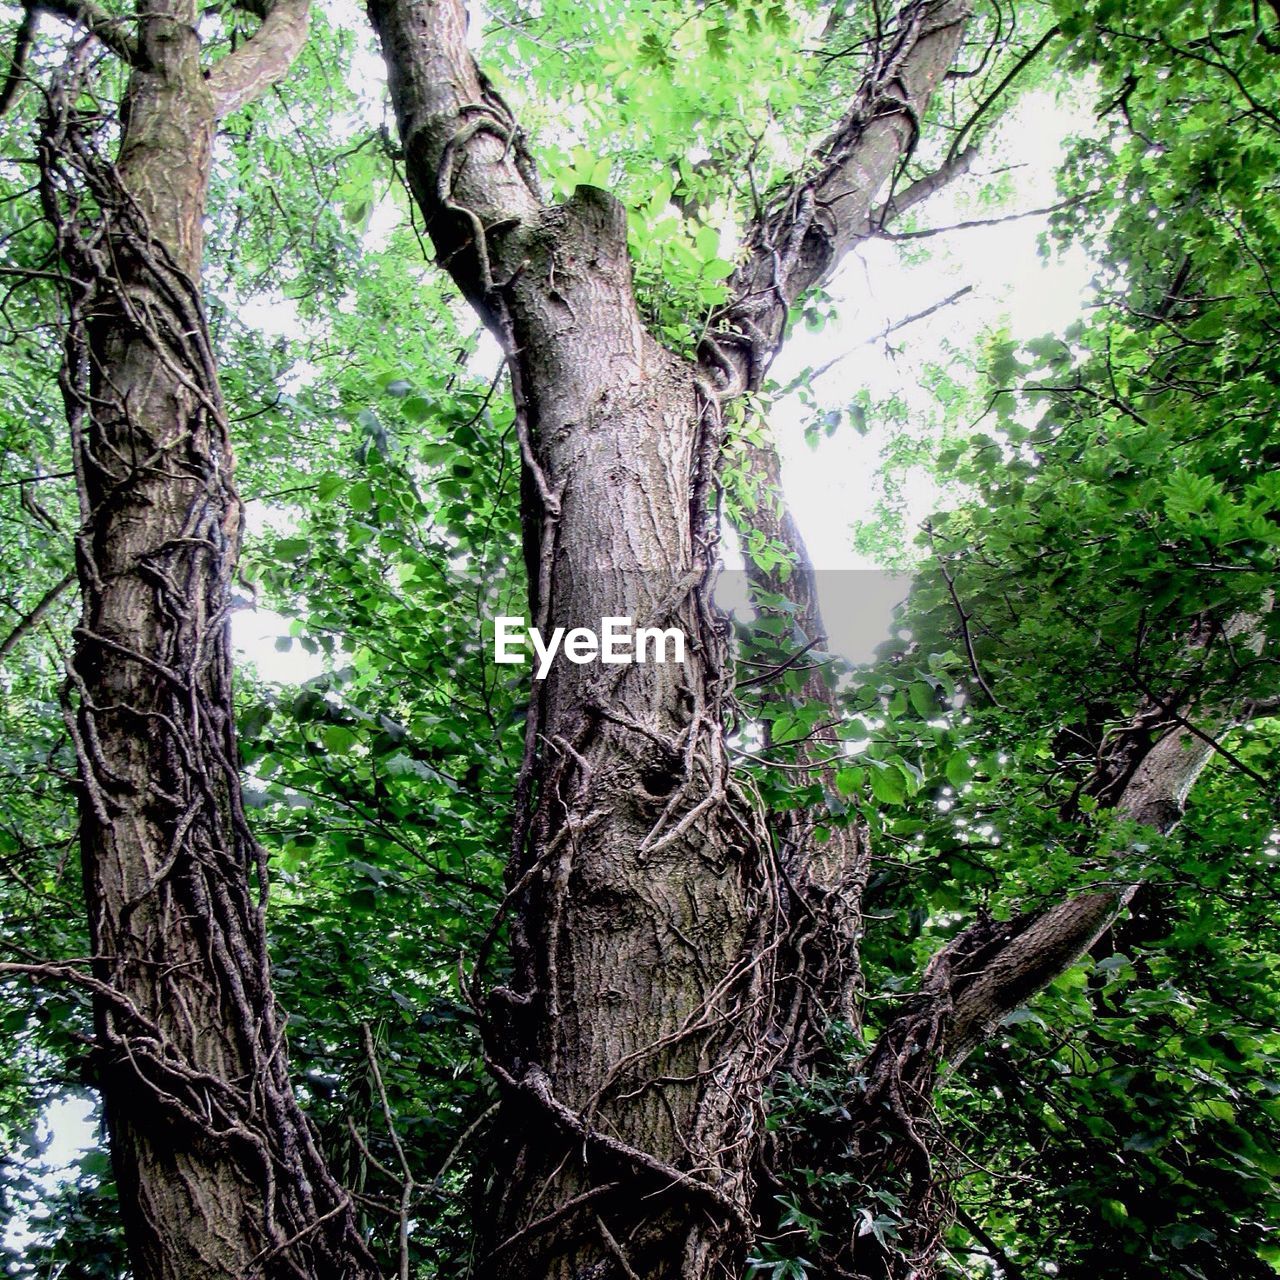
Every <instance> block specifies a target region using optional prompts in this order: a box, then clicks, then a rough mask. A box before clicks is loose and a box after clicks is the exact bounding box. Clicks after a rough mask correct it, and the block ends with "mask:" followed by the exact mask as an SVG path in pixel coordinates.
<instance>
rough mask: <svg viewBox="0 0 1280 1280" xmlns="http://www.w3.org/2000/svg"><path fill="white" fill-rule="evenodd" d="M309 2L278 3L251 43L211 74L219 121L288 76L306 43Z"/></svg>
mask: <svg viewBox="0 0 1280 1280" xmlns="http://www.w3.org/2000/svg"><path fill="white" fill-rule="evenodd" d="M310 9H311V4H310V0H276V3H275V4H273V5H271V7H270V8H269V9H267V11H266V16H265V17H264V18H263V21H262V26H260V27H259V28H258V30H257V31H255V32H254V34H253V37H252V39H250V40H249V41H248V42H247V43H246V44H243V45H241V46H240V48H239V49H237V50H236V51H235V52H234V53H231V54H228V55H227V56H226V57H225V58H223V59H222V61H221V62H219V63H218V64H217V65H216V66H215V67H214V68H213V69H212V70H211V71H210V72H209V89H210V91H211V92H212V93H213V101H214V111H215V114H216V115H217V118H218V119H219V120H221V119H223V118H225V117H226V116H229V115H231V113H232V112H234V111H239V110H240V108H241V107H244V106H247V105H248V104H249V103H250V102H252V101H253V100H254V99H255V98H257V97H258V96H259V95H260V94H261V93H263V92H264V91H265V90H266V89H269V88H270V87H271V86H272V85H273V84H275V83H276V82H277V81H278V80H281V79H283V78H284V76H285V75H287V74H288V71H289V68H290V67H291V66H292V65H293V63H294V60H295V59H296V58H297V56H298V54H299V53H301V52H302V48H303V46H304V45H305V44H306V43H307V27H308V23H309V18H310Z"/></svg>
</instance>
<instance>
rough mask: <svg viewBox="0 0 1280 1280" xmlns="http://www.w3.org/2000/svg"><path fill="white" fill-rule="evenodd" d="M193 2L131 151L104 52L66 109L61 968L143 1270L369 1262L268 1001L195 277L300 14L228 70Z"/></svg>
mask: <svg viewBox="0 0 1280 1280" xmlns="http://www.w3.org/2000/svg"><path fill="white" fill-rule="evenodd" d="M286 7H287V8H288V6H286ZM74 16H77V17H79V18H80V19H81V20H82V21H83V20H84V17H83V15H82V14H80V12H79V10H75V11H74ZM196 20H197V13H196V8H195V5H194V2H193V0H156V2H155V3H153V2H152V0H148V2H147V3H146V4H145V5H141V6H140V8H139V13H138V16H137V19H136V21H134V22H132V23H130V24H129V26H130V27H132V28H133V32H132V34H129V35H128V36H127V37H126V36H125V35H124V34H123V27H124V24H122V23H117V24H116V25H115V27H114V28H113V30H114V33H115V38H114V39H113V40H112V41H111V47H112V48H113V50H114V51H116V52H117V53H120V54H121V55H122V56H125V57H127V58H128V60H129V62H130V65H131V71H130V76H129V82H128V89H127V93H126V98H125V103H124V106H123V110H122V113H121V121H122V125H123V128H122V132H121V135H120V143H119V149H118V154H117V156H116V158H115V160H114V161H111V160H109V159H107V158H106V156H105V154H104V148H105V146H106V145H107V143H106V140H105V139H103V138H101V137H99V136H97V135H95V133H94V131H93V126H92V124H91V123H86V121H85V118H84V116H83V114H82V113H81V112H80V111H79V110H78V103H79V101H80V99H79V95H80V94H81V93H83V92H86V91H87V86H88V84H89V82H88V81H87V80H86V79H85V76H86V75H87V74H89V72H88V69H87V59H86V58H85V56H84V51H83V50H82V51H80V52H73V53H72V54H71V55H70V58H69V61H68V64H67V65H66V66H65V67H64V69H63V71H62V73H61V74H60V75H59V77H58V78H57V79H56V81H55V84H54V86H53V88H52V90H51V91H50V93H49V94H48V97H47V102H48V106H47V108H46V112H45V118H44V120H43V130H42V136H41V142H40V150H41V171H42V184H41V188H42V196H43V200H44V207H45V212H46V215H47V217H48V218H49V220H50V222H51V224H52V225H53V227H54V229H55V232H56V235H57V242H58V248H59V251H60V254H61V257H62V261H63V264H64V267H65V273H66V280H67V288H68V300H67V303H68V324H67V339H66V357H65V364H64V368H63V371H62V389H63V394H64V398H65V401H66V408H67V413H68V416H69V420H70V425H71V430H72V437H73V449H74V465H75V468H76V480H77V487H78V492H79V497H80V504H81V526H80V530H79V533H78V535H77V540H76V552H77V572H78V576H79V583H80V589H81V593H82V597H83V614H82V617H81V621H80V625H79V626H78V627H77V628H76V632H75V637H76V647H75V653H74V657H73V659H72V662H71V666H70V672H69V679H68V686H67V704H66V705H67V723H68V726H69V728H70V731H71V733H72V736H73V738H74V741H75V745H76V749H77V753H78V756H79V765H80V783H81V786H80V837H81V849H82V859H83V873H84V892H85V899H86V906H87V909H88V918H89V933H90V939H91V944H92V954H93V966H92V976H87V975H83V974H78V973H76V972H74V971H71V970H68V971H67V972H65V973H61V974H59V975H56V976H60V977H63V978H69V979H70V980H72V981H79V982H81V983H82V985H85V986H87V987H88V988H89V989H90V990H92V991H93V993H94V1004H95V1015H96V1024H97V1048H96V1050H95V1058H94V1071H95V1075H96V1081H97V1083H98V1085H99V1087H100V1089H101V1091H102V1095H103V1099H104V1103H105V1113H106V1120H107V1127H108V1132H109V1138H110V1146H111V1154H112V1160H113V1164H114V1167H115V1173H116V1178H117V1182H118V1186H119V1191H120V1204H121V1211H122V1215H123V1219H124V1225H125V1231H126V1237H127V1243H128V1248H129V1254H130V1259H131V1265H132V1270H133V1274H134V1276H135V1277H136V1278H137V1280H214V1278H215V1277H218V1278H219V1280H223V1278H225V1277H230V1276H234V1277H237V1278H244V1280H248V1278H250V1277H272V1278H275V1277H309V1278H312V1280H314V1278H315V1277H320V1276H325V1277H330V1276H331V1277H335V1278H336V1277H348V1276H349V1277H357V1276H366V1275H371V1274H372V1264H371V1260H370V1259H369V1257H368V1254H367V1252H366V1250H365V1246H364V1243H363V1240H362V1238H361V1235H360V1233H359V1231H358V1229H357V1224H356V1218H355V1214H354V1211H353V1207H352V1203H351V1200H350V1198H349V1197H348V1195H347V1194H346V1193H345V1192H344V1191H343V1190H342V1188H341V1187H339V1186H338V1185H337V1184H336V1182H335V1181H334V1180H333V1178H332V1177H331V1176H330V1175H329V1173H328V1171H327V1170H326V1168H325V1165H324V1161H323V1159H322V1158H321V1155H320V1152H319V1150H318V1148H317V1145H316V1139H315V1134H314V1132H313V1130H312V1128H311V1126H310V1124H309V1122H308V1121H307V1119H306V1118H305V1116H304V1115H303V1114H302V1112H301V1110H300V1109H299V1107H298V1104H297V1102H296V1100H295V1098H294V1095H293V1092H292V1089H291V1087H290V1082H289V1078H288V1072H287V1061H286V1051H285V1043H284V1026H283V1019H282V1016H281V1014H280V1012H279V1010H278V1009H277V1008H276V1006H275V1003H274V1000H273V996H272V989H271V978H270V973H269V966H268V960H267V948H266V930H265V920H264V917H265V908H266V896H267V880H266V868H265V856H264V855H263V854H262V851H261V850H260V849H259V847H258V846H257V845H256V844H255V842H254V840H253V837H252V835H251V833H250V831H249V828H248V826H247V823H246V821H245V815H244V810H243V807H242V804H241V796H240V784H239V777H238V769H239V759H238V752H237V745H236V735H235V724H234V719H233V706H232V696H231V660H230V652H229V611H230V608H231V603H232V601H231V578H232V574H233V572H234V570H235V565H236V558H237V554H238V551H239V546H240V530H241V504H240V500H239V498H238V497H237V495H236V492H235V488H234V486H233V482H232V466H233V460H232V456H231V447H230V440H229V435H228V428H227V420H226V415H225V413H224V410H223V406H222V401H221V397H220V393H219V388H218V382H217V374H216V370H215V367H214V360H213V355H212V351H211V349H210V342H209V334H208V326H207V324H206V320H205V316H204V311H203V306H202V302H201V298H200V291H199V288H200V286H199V280H200V267H201V254H202V243H201V240H202V232H201V224H202V219H203V217H204V209H205V196H206V188H207V184H208V179H209V167H210V156H211V151H212V143H213V137H214V129H215V125H216V120H217V118H218V116H219V114H220V113H221V111H223V110H224V109H225V108H227V107H228V106H229V105H230V104H233V102H235V101H243V100H244V96H245V94H246V93H249V92H250V91H251V89H252V88H253V87H254V86H256V87H257V88H261V87H262V86H264V85H265V84H267V83H269V82H270V80H271V79H273V78H278V77H279V76H280V75H281V74H283V72H284V71H285V70H286V69H287V67H288V65H289V61H290V59H291V58H292V54H293V52H295V51H296V48H297V46H298V44H299V43H300V41H299V37H298V31H299V23H301V29H302V30H305V7H304V8H302V9H299V8H298V6H297V5H296V4H294V5H292V7H291V8H289V9H288V21H282V20H276V21H274V22H273V16H272V15H271V14H268V16H267V18H266V20H265V21H264V23H263V26H262V30H261V33H260V35H261V37H262V43H261V44H260V45H258V46H257V47H256V48H255V47H253V46H254V42H253V41H250V42H249V44H248V45H246V46H244V47H243V48H242V50H241V51H240V55H233V57H232V58H229V59H227V60H225V61H224V62H223V63H221V64H219V66H218V67H217V68H216V71H215V74H214V76H213V77H211V78H206V77H205V75H204V72H203V69H202V67H201V63H200V59H199V47H198V43H197V37H196V33H195V24H196ZM86 25H89V26H90V29H93V24H92V23H91V22H86ZM255 882H256V883H255Z"/></svg>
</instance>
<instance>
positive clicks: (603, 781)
mask: <svg viewBox="0 0 1280 1280" xmlns="http://www.w3.org/2000/svg"><path fill="white" fill-rule="evenodd" d="M370 15H371V17H372V19H373V22H374V25H375V27H376V28H377V30H378V33H379V36H380V37H381V40H382V45H383V50H384V53H385V55H386V58H387V62H388V67H389V72H390V87H391V94H392V101H393V105H394V107H395V111H396V115H397V119H398V122H399V126H400V134H401V138H402V140H403V143H404V150H405V163H406V171H407V173H408V176H409V180H410V183H411V185H412V187H413V191H414V195H415V197H416V199H417V201H418V203H419V205H420V206H421V208H422V211H423V214H424V217H425V220H426V225H427V230H428V233H429V234H430V236H431V238H432V241H433V243H434V245H435V247H436V250H437V253H438V257H439V261H440V262H441V264H442V265H443V266H445V267H446V268H447V270H448V271H449V272H450V273H451V274H452V275H453V277H454V279H455V280H456V281H457V283H458V285H459V287H460V288H461V289H462V291H463V292H464V293H465V295H466V296H467V298H468V299H469V300H470V301H471V303H472V305H473V306H474V307H475V308H476V310H477V312H478V313H479V314H480V316H481V317H482V318H483V319H484V320H485V322H486V323H487V324H488V325H489V327H490V328H491V329H492V330H493V332H494V333H495V334H496V336H497V337H498V338H499V340H500V341H501V342H502V344H503V348H504V350H505V352H506V354H507V357H508V363H509V367H510V370H511V377H512V387H513V393H514V397H515V403H516V411H517V424H516V425H517V430H518V433H519V436H520V440H521V446H522V451H523V454H524V460H525V476H524V498H525V503H524V516H525V531H526V559H527V563H528V566H529V576H530V597H531V607H530V612H531V615H532V620H533V622H534V624H535V625H537V626H538V627H539V628H540V629H542V630H543V631H544V633H545V631H546V629H547V628H548V627H555V626H564V627H566V628H572V627H577V626H589V627H593V628H598V627H599V626H600V625H601V619H603V618H606V617H618V616H622V617H629V618H632V619H634V620H635V622H636V624H637V625H643V626H656V627H661V628H666V627H677V628H679V629H681V630H682V631H683V632H684V634H685V635H686V637H687V661H686V662H685V664H684V665H682V666H675V665H670V666H658V665H646V666H638V665H636V666H625V667H610V666H603V665H599V664H594V665H592V666H574V665H572V664H570V663H567V662H564V661H563V660H561V661H560V662H558V663H557V664H556V665H555V666H554V667H553V669H552V671H551V673H550V675H549V677H548V678H547V680H546V681H545V682H542V683H538V682H535V684H534V689H533V697H532V701H531V707H530V713H529V722H528V731H527V740H526V741H527V749H526V759H525V765H524V768H523V770H522V773H521V778H520V781H519V784H518V788H517V809H516V815H515V839H514V843H513V853H512V859H511V863H510V868H509V879H508V883H509V888H510V893H509V897H508V901H507V904H506V911H507V912H508V913H509V915H510V917H511V921H512V923H511V934H512V959H513V975H512V978H511V980H510V982H509V984H508V985H506V986H504V987H501V988H498V989H496V990H494V991H492V992H491V993H490V997H489V1000H488V1002H487V1006H486V1008H485V1019H484V1020H485V1025H486V1045H487V1049H488V1056H489V1061H490V1065H491V1068H492V1070H493V1072H494V1074H495V1076H496V1078H497V1079H498V1080H499V1082H500V1083H501V1085H502V1086H503V1089H504V1093H505V1097H506V1105H505V1108H504V1112H503V1116H502V1119H501V1121H500V1123H499V1134H500V1142H499V1146H500V1149H499V1150H498V1152H497V1153H496V1156H495V1158H494V1161H493V1163H494V1166H495V1169H496V1170H497V1171H498V1172H496V1173H495V1175H494V1177H493V1181H492V1183H491V1185H490V1186H489V1187H488V1188H487V1189H485V1191H484V1193H483V1195H482V1210H481V1214H480V1218H479V1230H480V1235H481V1240H482V1247H483V1249H484V1260H483V1262H482V1263H481V1265H480V1271H481V1273H482V1274H484V1275H486V1276H495V1277H503V1278H506V1277H510V1278H512V1280H514V1278H515V1277H520V1278H521V1280H527V1278H529V1277H547V1280H588V1278H591V1280H607V1278H608V1277H626V1278H628V1280H635V1278H637V1277H643V1278H644V1280H659V1277H661V1278H662V1280H671V1278H672V1277H676V1276H679V1277H681V1280H703V1278H704V1277H712V1276H716V1277H736V1276H737V1275H739V1274H740V1272H741V1268H742V1265H743V1262H744V1259H745V1253H746V1248H747V1246H748V1244H749V1243H750V1240H751V1238H752V1234H753V1224H752V1202H753V1190H754V1180H755V1174H756V1167H757V1163H758V1160H759V1157H760V1153H761V1149H762V1141H763V1133H764V1125H763V1118H764V1117H763V1097H764V1090H765V1087H766V1085H767V1083H768V1081H769V1079H770V1077H771V1075H772V1074H773V1072H774V1070H775V1069H776V1067H777V1065H778V1063H779V1062H780V1061H781V1060H782V1058H783V1056H784V1054H785V1053H786V1051H787V1049H788V1046H789V1044H790V1042H791V1040H792V1036H793V1032H794V1024H795V1019H796V1007H795V1004H794V1001H793V1000H792V999H791V998H790V991H791V988H790V987H789V985H788V975H787V974H785V973H784V972H783V969H784V968H785V965H786V963H787V955H788V954H789V953H788V952H786V951H785V950H784V938H783V933H784V930H785V929H786V928H787V927H788V921H787V918H786V909H785V905H784V903H783V901H782V898H781V895H780V887H779V886H780V879H781V878H780V875H779V869H778V866H777V862H776V859H775V854H774V848H773V842H772V841H771V839H770V838H769V836H768V834H767V832H765V830H764V829H763V822H762V815H761V812H760V806H759V804H758V802H757V800H756V799H755V798H754V797H753V796H752V795H751V794H750V793H749V792H748V790H747V789H746V788H745V786H744V785H743V784H742V783H741V782H740V781H738V780H736V779H735V777H734V775H733V773H732V771H731V770H730V768H729V765H728V761H727V753H726V745H725V739H724V731H725V721H726V713H727V710H728V703H727V700H728V695H729V692H730V679H731V677H730V673H729V670H728V666H727V654H726V638H725V632H724V628H723V622H722V620H720V619H718V618H717V617H716V615H715V614H714V612H713V609H712V606H711V604H710V599H709V597H710V586H711V574H712V571H713V566H714V559H715V547H716V542H717V533H718V513H717V511H716V504H715V502H714V493H715V468H716V466H717V463H718V456H719V452H720V448H721V445H722V443H723V415H722V409H723V404H724V402H725V401H726V400H727V399H728V398H730V397H732V396H734V395H737V394H739V393H740V392H741V391H743V390H745V389H746V388H747V387H748V386H754V385H758V378H759V377H760V376H762V375H763V370H764V367H765V366H766V365H767V361H768V359H769V358H771V357H772V354H773V351H774V350H775V349H776V345H777V343H778V341H780V337H781V333H782V329H783V324H784V321H785V317H786V313H787V308H788V306H789V304H790V303H791V302H792V301H794V300H795V298H796V297H797V296H798V295H799V293H800V292H802V291H803V290H804V289H805V288H808V287H810V286H811V285H813V284H815V283H817V282H818V281H819V280H821V279H822V278H823V277H824V276H825V275H826V274H827V273H828V272H829V270H830V269H831V268H832V267H833V266H834V265H835V263H836V262H837V261H838V260H839V257H840V255H841V254H842V253H843V252H844V251H845V249H846V248H847V247H848V245H849V244H850V243H852V241H853V240H854V239H856V238H857V236H858V235H859V234H866V227H867V218H868V214H869V212H870V209H871V201H872V199H873V198H874V196H875V195H876V194H877V192H878V190H879V189H880V187H881V186H882V184H883V183H884V181H885V180H886V179H887V178H888V177H889V175H890V173H891V171H892V169H893V166H894V164H895V163H896V162H897V160H898V159H899V158H900V156H901V154H902V151H903V149H904V148H905V147H906V146H908V145H909V144H910V142H911V141H912V139H913V138H914V128H915V126H914V123H913V121H914V119H915V118H916V115H917V113H918V111H919V110H920V109H922V107H923V102H924V100H927V97H928V95H929V93H930V92H932V89H933V87H934V85H935V84H936V83H937V82H938V80H939V79H940V77H941V75H942V73H943V71H944V70H945V68H946V66H947V64H948V63H949V62H950V60H951V57H952V56H953V55H954V52H955V48H956V47H957V45H958V42H959V37H960V32H961V30H962V28H963V23H964V19H965V16H966V11H965V9H964V7H963V5H961V4H954V3H953V4H931V3H912V4H908V5H906V6H904V8H903V10H902V21H901V24H900V26H899V29H898V31H897V34H896V36H895V39H894V48H893V50H892V54H891V56H886V57H885V58H884V59H882V60H878V61H877V63H876V73H875V77H874V78H872V79H870V80H869V81H868V84H867V86H866V87H865V90H864V92H863V93H861V94H860V95H859V97H858V98H857V100H856V101H855V103H854V104H853V106H851V108H850V110H849V111H848V112H847V113H846V116H845V117H844V118H843V119H842V121H841V123H840V126H839V128H838V129H837V130H836V132H835V133H834V134H833V135H832V137H831V138H830V139H828V140H827V142H826V143H825V144H824V145H823V147H822V149H821V150H820V164H819V166H818V169H817V173H816V176H815V177H813V178H812V179H806V180H804V181H803V182H801V181H797V184H796V190H795V192H794V193H793V199H792V200H790V201H788V202H787V204H786V206H785V208H782V207H781V206H780V207H779V210H778V211H777V216H776V217H774V216H771V218H770V220H769V221H768V223H767V225H764V226H763V227H761V228H758V229H757V231H756V233H755V234H754V235H753V238H752V241H751V249H750V253H749V254H748V259H747V262H746V264H745V265H744V267H743V268H742V269H741V270H740V272H739V277H740V278H739V279H737V281H736V283H737V285H738V287H739V292H740V295H741V296H742V297H743V298H745V299H746V301H744V302H742V303H741V304H735V305H733V306H730V307H727V308H726V309H725V310H724V313H723V314H722V316H721V317H720V318H719V319H720V327H719V328H718V329H717V330H716V332H715V334H714V336H712V337H709V339H708V341H707V343H706V345H705V348H704V351H703V353H702V354H703V358H702V360H701V361H700V362H699V363H694V362H689V361H684V360H681V359H679V358H678V357H676V356H674V355H673V354H671V353H670V352H668V351H665V350H664V349H663V348H662V347H660V346H659V345H658V344H657V343H656V342H655V341H654V340H653V339H652V338H651V337H650V336H649V335H648V334H647V333H646V332H645V330H644V328H643V326H642V324H641V321H640V318H639V315H638V312H637V308H636V304H635V300H634V296H633V290H632V282H631V273H630V268H629V264H628V260H627V252H626V225H625V216H624V213H623V211H622V209H621V207H620V206H619V205H618V204H617V202H616V201H615V200H613V199H612V198H611V197H609V196H607V195H605V194H604V193H602V192H599V191H595V190H592V189H587V188H581V187H580V188H579V189H578V191H577V192H576V193H575V195H574V197H573V198H572V199H571V200H570V201H568V202H567V203H566V204H565V205H563V206H559V207H548V206H546V205H545V204H544V203H543V201H542V199H541V195H540V192H539V190H538V185H537V180H536V177H535V175H534V173H533V166H532V163H531V162H530V160H529V157H528V155H527V153H526V151H525V148H524V145H523V141H522V138H521V134H520V130H519V128H518V125H517V123H516V121H515V120H514V119H513V117H512V115H511V112H510V110H509V109H508V108H507V106H506V104H505V103H504V102H503V101H502V99H501V98H500V97H499V96H498V95H497V94H496V93H495V92H494V90H493V88H492V86H491V85H490V84H489V83H488V82H487V81H486V80H485V79H484V78H483V77H482V76H481V75H480V73H479V71H478V69H477V67H476V66H475V64H474V62H473V60H472V58H471V54H470V52H469V50H468V48H467V45H466V39H465V27H466V16H465V12H464V10H463V7H462V5H461V4H460V3H458V0H420V2H416V3H410V2H409V0H371V3H370ZM832 209H838V210H839V211H840V212H839V214H838V215H832V214H831V213H830V210H832ZM783 241H785V242H786V243H785V245H783V244H782V243H781V242H783ZM779 271H781V272H782V273H783V276H782V278H779V276H778V275H777V273H778V272H779ZM766 274H768V275H769V279H768V281H767V282H766V281H764V276H765V275H766ZM799 856H800V855H799V853H798V854H797V857H799ZM842 875H843V871H842V869H836V870H835V872H834V873H833V876H832V878H833V879H834V880H836V881H839V880H840V879H841V877H842ZM828 1012H830V1011H828Z"/></svg>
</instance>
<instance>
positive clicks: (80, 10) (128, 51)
mask: <svg viewBox="0 0 1280 1280" xmlns="http://www.w3.org/2000/svg"><path fill="white" fill-rule="evenodd" d="M26 7H27V9H28V10H29V11H30V12H32V13H51V14H53V16H54V17H55V18H63V19H65V20H66V21H67V22H71V23H74V24H75V25H76V26H78V27H83V28H84V29H85V30H86V31H88V32H89V33H90V34H91V35H93V36H95V37H96V38H97V39H98V40H100V41H101V42H102V43H103V44H104V45H106V47H107V48H108V49H110V50H111V52H112V53H114V54H115V55H116V56H117V57H119V58H123V59H124V60H125V62H127V63H129V65H130V66H135V67H136V66H138V65H139V63H140V61H141V58H142V55H141V53H140V52H139V48H138V43H137V41H136V40H135V39H134V37H133V36H131V35H130V34H129V33H128V31H126V30H125V23H128V22H132V21H134V19H133V18H132V17H118V16H116V15H114V14H110V13H107V11H106V10H105V9H101V8H99V7H98V6H97V5H96V4H95V3H94V0H36V2H35V3H32V4H29V5H27V6H26Z"/></svg>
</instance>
